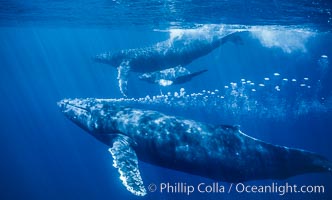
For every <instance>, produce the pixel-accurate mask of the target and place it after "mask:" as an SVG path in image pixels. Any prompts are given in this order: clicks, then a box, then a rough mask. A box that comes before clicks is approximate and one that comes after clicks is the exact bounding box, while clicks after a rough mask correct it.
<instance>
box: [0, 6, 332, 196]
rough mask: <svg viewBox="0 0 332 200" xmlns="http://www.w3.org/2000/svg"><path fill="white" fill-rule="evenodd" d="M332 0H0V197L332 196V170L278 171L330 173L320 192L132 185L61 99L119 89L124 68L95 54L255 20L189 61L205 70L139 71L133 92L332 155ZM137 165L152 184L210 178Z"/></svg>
mask: <svg viewBox="0 0 332 200" xmlns="http://www.w3.org/2000/svg"><path fill="white" fill-rule="evenodd" d="M331 8H332V7H331V2H329V1H306V0H304V1H300V0H298V1H292V2H291V3H290V2H287V1H278V0H274V1H263V0H261V1H232V2H229V1H146V0H145V1H121V0H118V1H116V0H115V1H102V0H95V1H64V0H62V1H50V2H49V1H42V0H39V1H25V2H21V1H11V0H10V1H8V0H0V99H1V100H0V110H1V119H0V125H1V131H0V199H34V200H37V199H332V182H331V180H332V179H331V174H328V173H322V174H305V175H301V176H297V177H292V178H289V179H287V180H284V181H278V183H280V184H282V183H285V182H288V183H290V184H297V185H324V187H325V192H324V193H321V194H313V193H310V194H308V193H307V194H298V193H296V194H294V193H288V194H286V195H284V196H280V195H278V194H253V193H251V194H248V193H247V194H244V193H242V194H239V193H236V192H232V193H230V194H228V193H224V194H211V193H210V194H200V193H193V194H192V195H190V196H187V195H186V194H167V193H160V192H155V193H148V195H147V196H145V197H135V196H133V195H132V194H131V193H129V192H128V191H127V190H126V189H125V188H124V187H123V185H122V184H121V181H120V180H119V175H118V172H117V170H116V169H115V168H114V167H113V166H112V162H113V160H112V157H111V156H110V155H109V153H108V151H107V149H108V147H107V146H105V145H104V144H102V143H100V142H99V141H97V140H95V139H94V138H92V137H91V136H90V135H89V134H87V133H86V132H85V131H84V130H82V129H80V128H79V127H77V126H76V125H75V124H73V123H72V122H70V121H69V120H68V119H66V118H65V117H64V116H63V114H62V113H61V112H60V111H59V109H58V107H57V105H56V102H57V101H59V100H61V99H63V98H86V97H94V98H122V95H121V93H120V91H119V89H118V82H117V79H116V77H117V72H116V69H115V68H113V67H111V66H107V65H102V64H98V63H95V62H94V61H93V60H92V57H93V56H94V55H96V54H99V53H101V52H105V51H118V50H121V49H128V48H138V47H146V46H149V45H153V44H155V43H157V42H160V41H163V40H167V39H169V37H170V35H172V34H178V33H179V32H180V33H181V32H184V33H186V32H190V31H193V32H194V33H195V31H196V32H199V30H202V29H203V30H206V29H210V28H211V27H215V26H219V27H225V28H226V29H227V30H231V29H232V28H233V29H234V27H236V28H239V27H241V29H245V30H247V31H248V30H249V32H244V33H242V36H241V37H242V40H243V44H238V45H236V44H232V43H227V44H225V45H223V46H222V47H220V48H218V49H216V50H215V51H213V52H212V53H210V54H208V55H207V56H204V57H201V58H199V59H197V60H195V61H194V62H192V63H191V64H190V65H189V66H188V69H193V71H198V70H200V69H208V72H206V73H205V74H203V75H201V76H199V77H196V78H194V79H193V80H192V81H190V82H187V83H185V84H182V85H175V86H170V87H161V86H157V85H152V84H149V83H145V82H141V81H139V80H138V79H137V78H136V76H135V74H130V77H129V81H130V82H129V85H128V87H129V88H128V93H129V94H128V95H129V97H133V98H142V99H141V100H140V101H138V103H137V101H136V104H139V105H138V106H143V107H145V108H151V109H159V110H161V111H163V112H166V113H171V114H174V115H181V116H184V117H187V118H191V119H194V120H198V121H204V122H208V123H213V124H240V125H241V130H243V132H245V133H246V134H248V135H250V136H253V137H255V138H259V139H261V140H264V141H267V142H269V143H272V144H278V145H285V146H290V147H296V148H301V149H306V150H310V151H313V152H316V153H318V154H320V155H323V156H325V157H327V158H329V159H330V160H332V155H331V150H332V148H331V146H332V143H331V141H332V136H331V133H332V131H331V130H332V124H331V119H332V113H331V110H332V88H331V87H332V80H331V78H330V77H332V70H331V62H332V61H331V58H332V34H331V30H332V22H331V21H332V17H331V12H332V10H331ZM212 24H213V25H212ZM225 24H227V25H225ZM233 25H237V26H233ZM202 27H203V28H202ZM275 73H277V74H275ZM278 74H280V75H278ZM264 78H265V79H264ZM266 78H268V79H266ZM241 79H245V80H241ZM283 79H287V80H288V81H286V80H283ZM292 79H295V80H296V81H293V80H292ZM247 81H250V82H247ZM244 82H245V83H244ZM250 83H254V85H251V84H250ZM259 84H263V85H264V86H262V85H259ZM303 84H304V85H303ZM277 86H278V87H277ZM181 88H183V89H181ZM166 95H167V96H168V100H167V101H161V100H160V99H163V98H165V96H166ZM187 95H188V96H187ZM147 96H148V97H147ZM126 102H127V103H128V102H129V103H131V102H130V100H127V101H125V100H123V103H126ZM257 170H259V169H257ZM140 171H141V175H142V178H143V180H144V184H145V185H146V186H148V185H149V184H150V183H161V182H170V183H177V182H186V183H187V184H192V185H196V184H198V183H200V182H205V183H212V182H213V180H209V179H205V178H202V177H198V176H193V175H188V174H185V173H181V172H177V171H174V170H169V169H164V168H160V167H156V166H153V165H149V164H146V163H140ZM273 182H275V181H274V180H266V181H252V182H250V184H263V185H268V184H271V183H273ZM219 183H221V184H225V185H228V183H224V182H219Z"/></svg>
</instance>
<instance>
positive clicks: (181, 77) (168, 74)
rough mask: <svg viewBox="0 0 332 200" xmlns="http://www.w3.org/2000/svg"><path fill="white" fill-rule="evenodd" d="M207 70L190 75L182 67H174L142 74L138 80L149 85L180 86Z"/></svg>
mask: <svg viewBox="0 0 332 200" xmlns="http://www.w3.org/2000/svg"><path fill="white" fill-rule="evenodd" d="M204 72H207V70H206V69H205V70H201V71H198V72H194V73H191V72H190V71H189V70H187V69H186V68H184V67H182V66H176V67H174V68H169V69H164V70H161V71H158V72H150V73H144V74H142V75H140V76H139V77H138V78H139V79H141V80H144V81H147V82H149V83H156V84H158V85H161V86H169V85H175V84H182V83H185V82H187V81H190V80H191V79H192V78H193V77H195V76H198V75H200V74H202V73H204Z"/></svg>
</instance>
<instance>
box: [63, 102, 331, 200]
mask: <svg viewBox="0 0 332 200" xmlns="http://www.w3.org/2000/svg"><path fill="white" fill-rule="evenodd" d="M58 105H59V107H60V109H61V111H62V112H63V113H64V114H65V115H66V116H67V117H68V118H69V119H70V120H72V121H73V122H74V123H76V124H77V125H78V126H80V127H81V128H83V129H84V130H86V131H87V132H89V133H90V134H91V135H92V136H94V137H95V138H97V139H98V140H100V141H101V142H103V143H104V144H106V145H108V146H109V147H110V148H109V152H110V154H111V155H112V157H113V162H114V163H113V166H114V167H116V168H117V169H118V171H119V173H120V180H121V181H122V183H123V185H124V186H125V187H126V188H127V190H128V191H130V192H131V193H133V194H135V195H138V196H144V195H146V193H147V192H146V189H145V187H144V184H143V180H142V178H141V175H140V170H139V162H138V160H141V161H144V162H147V163H151V164H154V165H158V166H161V167H166V168H169V169H174V170H179V171H182V172H186V173H190V174H194V175H199V176H202V177H207V178H211V179H214V180H220V181H227V182H242V181H249V180H256V179H286V178H288V177H291V176H295V175H299V174H304V173H312V172H331V171H332V163H331V162H330V161H329V160H327V159H326V158H324V157H323V156H320V155H317V154H315V153H312V152H309V151H305V150H300V149H294V148H288V147H283V146H278V145H272V144H268V143H266V142H263V141H260V140H258V139H255V138H253V137H250V136H248V135H246V134H244V133H243V132H241V130H240V129H239V127H238V126H230V125H211V124H206V123H201V122H197V121H194V120H189V119H184V118H181V117H175V116H169V115H165V114H163V113H161V112H157V111H152V110H143V109H135V108H131V107H122V106H119V105H115V104H114V103H111V102H110V101H107V100H101V99H72V100H70V99H64V100H61V101H60V102H58Z"/></svg>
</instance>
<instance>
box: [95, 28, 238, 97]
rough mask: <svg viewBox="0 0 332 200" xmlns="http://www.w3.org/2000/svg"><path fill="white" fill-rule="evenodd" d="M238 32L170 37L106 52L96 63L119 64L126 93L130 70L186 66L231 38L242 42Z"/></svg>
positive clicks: (121, 89) (121, 80) (233, 40)
mask: <svg viewBox="0 0 332 200" xmlns="http://www.w3.org/2000/svg"><path fill="white" fill-rule="evenodd" d="M237 33H239V31H233V32H229V33H223V34H216V35H214V36H211V37H210V36H209V37H206V36H204V37H203V36H199V37H189V38H185V39H184V38H182V37H180V38H171V39H168V40H166V41H163V42H159V43H157V44H155V45H153V46H150V47H146V48H137V49H127V50H121V51H119V52H116V53H113V52H105V53H101V54H99V55H96V56H95V57H94V60H95V61H96V62H100V63H105V64H109V65H111V66H114V67H117V70H118V80H119V88H120V91H121V93H122V94H123V95H126V91H127V83H128V80H127V79H128V73H129V72H130V71H132V72H138V73H150V72H157V71H160V70H164V69H168V68H172V67H175V66H178V65H182V66H185V65H187V64H189V63H191V62H192V61H193V60H195V59H197V58H199V57H202V56H204V55H207V54H208V53H210V52H211V51H213V50H214V49H216V48H218V47H219V46H221V45H222V44H224V43H226V42H228V41H231V42H234V43H241V42H242V40H241V38H240V37H239V36H238V34H237Z"/></svg>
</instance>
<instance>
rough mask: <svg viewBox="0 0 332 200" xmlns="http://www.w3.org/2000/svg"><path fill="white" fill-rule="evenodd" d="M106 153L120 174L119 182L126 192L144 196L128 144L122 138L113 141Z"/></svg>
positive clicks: (141, 182)
mask: <svg viewBox="0 0 332 200" xmlns="http://www.w3.org/2000/svg"><path fill="white" fill-rule="evenodd" d="M108 151H109V152H110V153H111V154H112V157H113V166H114V167H115V168H117V169H118V171H119V173H120V180H121V181H122V184H123V185H124V186H125V187H126V188H127V190H128V191H129V192H131V193H133V194H134V195H137V196H144V195H146V189H145V187H144V185H143V180H142V177H141V174H140V172H139V169H138V159H137V156H136V153H135V151H134V150H133V149H132V147H131V146H130V144H129V143H128V142H127V141H126V140H123V139H122V138H118V139H115V140H114V142H113V147H112V148H109V149H108Z"/></svg>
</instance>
